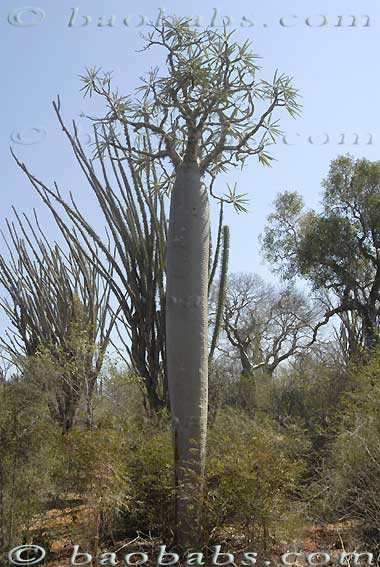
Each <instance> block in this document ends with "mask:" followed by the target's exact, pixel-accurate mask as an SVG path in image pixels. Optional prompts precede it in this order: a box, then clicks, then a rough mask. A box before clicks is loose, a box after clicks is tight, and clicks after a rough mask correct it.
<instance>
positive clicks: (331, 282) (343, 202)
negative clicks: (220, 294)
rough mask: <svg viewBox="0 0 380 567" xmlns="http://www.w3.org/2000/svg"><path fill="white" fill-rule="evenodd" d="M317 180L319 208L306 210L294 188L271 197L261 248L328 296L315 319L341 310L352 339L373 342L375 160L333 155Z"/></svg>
mask: <svg viewBox="0 0 380 567" xmlns="http://www.w3.org/2000/svg"><path fill="white" fill-rule="evenodd" d="M322 186H323V187H324V195H323V200H322V207H321V211H320V212H316V211H313V210H311V211H305V209H304V205H303V201H302V198H301V197H300V195H298V194H297V193H294V192H293V193H292V192H285V193H283V194H281V195H279V196H278V197H277V199H276V201H275V211H274V212H273V213H271V215H270V216H269V218H268V221H269V222H268V225H267V227H266V229H265V232H264V237H263V249H264V254H265V256H266V258H267V259H268V260H269V261H271V262H272V263H273V264H274V266H275V267H276V268H277V269H278V270H279V271H280V272H281V273H282V275H283V276H284V277H285V278H291V277H294V275H299V276H302V277H304V278H306V279H307V280H309V281H310V282H311V283H312V285H313V286H314V288H315V289H316V290H319V291H320V292H322V293H325V294H326V293H327V294H328V296H329V298H330V302H331V305H330V306H329V308H328V309H327V311H326V314H325V319H324V321H323V322H321V323H326V322H327V321H328V320H329V319H330V318H331V317H332V316H333V315H336V314H346V319H345V321H343V322H344V323H345V326H346V329H348V330H349V335H350V340H351V343H352V342H353V340H354V339H355V338H357V337H360V335H361V338H362V344H363V346H364V347H366V348H373V347H377V346H379V341H380V335H379V323H380V321H379V315H380V162H370V161H368V160H366V159H358V160H355V159H354V158H353V157H351V156H349V155H348V156H342V157H339V158H337V159H336V160H334V161H333V162H332V163H331V165H330V170H329V173H328V176H327V177H326V179H325V180H324V181H323V183H322ZM347 314H348V318H347ZM350 319H351V320H354V322H353V324H354V326H352V325H351V326H350ZM358 319H359V321H360V330H361V333H358V328H357V324H358ZM352 348H353V345H352V344H351V350H352Z"/></svg>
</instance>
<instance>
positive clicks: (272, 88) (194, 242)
mask: <svg viewBox="0 0 380 567" xmlns="http://www.w3.org/2000/svg"><path fill="white" fill-rule="evenodd" d="M152 28H153V31H152V32H151V33H149V34H148V37H147V38H146V45H145V47H144V49H150V48H152V47H155V46H159V47H161V48H163V49H164V51H165V54H166V66H167V70H168V73H167V75H164V76H160V75H159V68H156V69H153V70H151V71H150V72H149V73H148V75H147V77H144V78H143V79H142V85H141V86H140V87H139V88H138V89H137V92H138V94H137V96H136V98H135V99H134V100H133V99H132V98H131V97H126V96H120V95H119V94H118V92H117V91H115V90H114V89H113V88H112V86H111V76H110V74H109V73H104V72H102V71H101V70H100V69H96V68H94V69H88V70H87V74H86V75H85V76H83V77H82V80H83V83H84V86H83V91H84V93H85V94H90V95H91V94H92V93H94V92H95V93H96V94H98V95H100V96H102V97H104V98H105V100H106V102H107V107H108V109H109V112H108V113H107V114H106V116H105V117H103V118H100V119H99V118H92V120H94V123H95V127H98V128H100V129H102V130H103V131H104V129H105V128H108V129H109V132H108V135H106V136H103V137H104V143H105V145H106V146H109V145H111V146H113V147H114V148H115V149H117V150H120V152H126V154H127V156H122V157H120V159H126V157H128V159H129V161H130V162H131V163H134V164H135V167H136V168H141V167H142V165H143V164H147V163H152V164H153V163H155V164H158V165H159V169H160V179H161V180H162V179H163V180H164V181H165V180H166V187H165V191H166V192H167V194H168V195H170V197H171V201H170V215H169V229H168V239H167V256H166V285H167V289H166V348H167V371H168V373H167V378H168V389H169V398H170V409H171V415H172V429H173V446H174V458H175V475H176V488H177V498H176V516H177V530H176V542H177V544H178V545H179V546H180V547H182V548H190V547H196V546H198V545H199V543H200V533H201V527H202V519H201V517H202V504H203V503H202V489H203V482H204V478H203V476H204V474H203V472H204V468H205V459H206V433H207V392H208V348H207V344H208V301H207V292H208V287H209V278H208V275H209V274H208V270H209V228H210V227H209V205H208V193H210V195H211V196H212V197H213V198H215V199H216V200H217V201H218V202H219V203H229V204H232V205H233V206H234V208H235V209H236V210H237V211H238V212H240V211H244V210H246V209H245V207H244V205H245V203H246V199H245V198H244V195H237V194H236V191H235V187H236V186H235V187H234V188H233V189H231V188H228V191H229V192H228V193H227V194H225V195H223V196H220V195H216V194H215V192H214V189H213V188H214V182H215V180H216V178H217V176H218V174H219V173H221V172H225V171H227V170H228V169H229V168H230V167H232V166H234V167H236V166H238V167H240V168H241V167H243V165H244V163H245V160H246V159H247V158H248V157H249V156H252V155H257V157H258V159H259V161H260V162H261V163H262V164H264V165H270V162H271V159H272V158H271V156H270V155H269V154H268V153H267V152H266V151H264V150H265V149H266V147H267V145H268V144H271V143H273V142H274V141H275V139H276V137H277V136H278V135H279V134H280V133H281V132H280V130H279V129H278V125H277V121H273V120H272V113H273V111H274V110H276V109H277V108H278V107H284V108H285V109H286V110H287V111H288V112H289V113H290V114H291V115H295V114H296V113H297V112H298V108H299V105H298V103H297V101H296V99H297V96H298V95H297V91H296V90H295V89H294V88H293V87H292V85H291V80H290V79H289V78H288V77H286V76H285V75H278V74H277V72H276V73H275V76H274V79H273V81H272V82H268V81H265V80H259V79H258V78H257V71H258V67H257V65H256V63H255V55H254V54H252V53H251V51H250V44H249V42H248V41H247V42H245V43H244V44H243V45H239V44H238V43H235V42H232V41H231V35H232V33H227V31H226V29H224V30H223V32H222V33H219V32H217V31H215V30H213V29H206V30H203V31H199V30H195V29H193V27H192V22H191V19H189V18H176V17H173V18H166V19H163V20H162V23H161V25H160V26H154V25H153V26H152ZM120 127H121V128H120ZM118 128H119V129H121V131H122V132H123V134H124V136H125V139H126V141H123V139H122V135H118V136H115V132H116V131H117V129H118ZM132 138H133V142H132V143H131V144H129V143H128V140H130V139H132ZM146 140H149V149H147V145H146ZM163 185H165V182H164V183H161V189H162V187H163ZM211 279H212V278H211Z"/></svg>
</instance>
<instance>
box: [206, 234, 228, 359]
mask: <svg viewBox="0 0 380 567" xmlns="http://www.w3.org/2000/svg"><path fill="white" fill-rule="evenodd" d="M229 254H230V229H229V226H228V225H225V226H223V250H222V258H221V266H220V279H219V288H218V299H217V303H216V313H215V322H214V329H213V333H212V339H211V346H210V352H209V358H208V359H209V364H210V363H211V361H212V358H213V356H214V352H215V348H216V345H217V342H218V337H219V334H220V331H221V328H222V323H223V309H224V302H225V299H226V290H227V274H228V260H229Z"/></svg>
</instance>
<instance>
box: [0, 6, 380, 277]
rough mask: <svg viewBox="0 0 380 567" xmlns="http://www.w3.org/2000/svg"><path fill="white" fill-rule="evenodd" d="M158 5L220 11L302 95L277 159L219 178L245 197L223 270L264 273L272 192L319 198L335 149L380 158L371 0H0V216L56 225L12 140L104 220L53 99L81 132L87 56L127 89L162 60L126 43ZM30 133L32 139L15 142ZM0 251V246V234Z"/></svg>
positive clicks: (379, 43) (265, 71)
mask: <svg viewBox="0 0 380 567" xmlns="http://www.w3.org/2000/svg"><path fill="white" fill-rule="evenodd" d="M74 9H75V10H74ZM160 9H161V10H164V12H165V13H166V14H171V13H176V14H177V15H182V16H191V17H194V18H195V17H199V23H200V24H201V25H207V24H211V23H213V24H214V25H215V26H220V25H221V22H222V17H223V16H227V17H229V18H230V19H231V23H230V28H231V29H232V28H236V30H237V36H236V37H237V38H241V40H242V41H244V40H245V39H246V38H249V39H250V40H251V41H252V43H253V49H254V51H255V52H256V53H257V54H259V55H260V56H261V58H262V60H261V66H262V72H261V73H262V76H263V77H264V76H265V77H266V78H268V79H270V78H271V76H272V75H273V72H274V70H275V69H276V68H278V69H279V71H280V72H285V73H286V74H289V75H291V76H293V77H294V84H295V86H296V87H297V88H298V89H299V90H300V92H301V94H302V103H303V110H302V114H301V116H300V117H299V118H298V119H296V120H292V119H290V118H289V117H287V116H285V115H284V114H282V115H281V114H279V115H278V116H279V118H281V117H283V120H281V125H282V127H283V129H284V130H285V131H286V133H287V139H286V140H287V142H288V144H286V143H284V141H283V140H280V141H279V143H278V144H277V145H276V146H275V147H273V154H274V155H275V157H276V158H277V159H278V161H277V162H275V163H274V165H273V167H272V168H265V167H262V166H260V165H259V164H258V162H257V160H256V159H254V158H253V159H252V160H251V162H250V163H249V165H248V166H247V167H246V169H245V170H244V171H243V172H239V171H232V172H231V175H230V176H229V181H230V182H231V183H234V182H237V183H238V186H239V189H240V191H241V192H243V193H249V196H250V198H251V204H250V207H249V208H250V212H249V214H245V215H244V214H241V215H237V214H236V213H234V212H233V210H231V211H228V212H227V220H228V222H229V224H230V227H231V256H230V258H231V260H230V270H231V271H240V270H244V271H254V272H258V273H261V274H262V275H263V276H264V277H269V270H268V267H266V266H264V265H263V264H262V261H261V258H260V255H259V246H258V243H257V237H258V234H259V233H260V232H261V231H262V229H263V226H264V223H265V217H266V215H267V214H268V212H269V210H270V205H271V202H272V201H273V199H274V197H275V195H276V194H277V193H278V192H279V191H282V190H285V189H292V190H293V189H296V190H298V191H300V192H301V193H302V194H303V195H304V198H305V201H306V203H307V205H309V206H314V205H316V204H317V202H318V199H319V196H320V191H321V188H320V181H321V179H322V178H323V177H324V176H325V175H326V172H327V170H328V166H329V162H330V161H331V160H332V159H334V158H335V157H336V156H337V155H340V154H342V153H347V152H350V153H352V154H353V155H354V156H356V157H363V156H364V157H367V158H368V159H372V160H375V159H379V157H380V128H379V117H378V116H379V115H378V103H379V98H380V97H379V94H380V78H379V76H380V74H379V65H378V58H379V47H380V35H379V33H380V7H379V4H378V2H375V1H374V0H373V1H362V2H359V1H355V2H354V1H351V2H350V3H347V2H346V1H338V0H320V1H319V2H311V1H306V0H303V1H291V0H289V1H287V2H283V1H279V0H267V1H266V2H256V3H255V2H249V1H245V0H235V1H234V2H228V1H226V0H223V1H221V2H218V3H216V2H208V3H207V2H204V1H200V0H193V2H192V3H191V4H190V3H189V4H187V3H181V4H179V3H176V2H173V1H169V0H167V1H165V2H162V3H156V2H153V1H149V0H140V2H135V3H132V2H126V1H125V0H107V2H106V1H104V0H103V1H101V0H83V1H79V0H78V2H72V1H71V0H70V1H69V0H60V1H59V2H53V0H49V1H48V0H30V2H28V3H27V4H23V3H21V2H16V1H10V2H7V1H4V0H1V5H0V30H1V31H0V38H1V39H0V41H1V43H2V45H1V53H2V57H1V78H2V81H1V84H2V89H1V97H2V100H1V105H0V108H1V111H2V116H1V132H0V140H1V142H0V143H1V147H0V152H1V170H2V184H1V208H0V225H1V226H2V227H3V226H4V219H5V217H6V216H11V215H12V211H11V206H12V205H15V206H16V208H17V209H18V210H19V211H25V212H30V211H31V210H32V208H33V207H36V208H37V209H38V212H39V216H40V219H41V221H42V222H43V223H44V225H45V226H46V230H47V233H48V234H51V235H52V236H54V234H55V230H54V225H53V223H52V221H51V218H50V216H49V214H48V213H47V212H46V211H45V210H44V208H43V206H42V205H41V203H40V201H39V199H38V198H37V197H36V196H35V194H34V192H33V189H32V187H31V186H30V184H29V183H28V181H27V180H26V179H25V178H24V176H23V175H22V173H21V171H20V170H19V169H18V168H17V166H16V164H15V163H14V162H13V160H12V159H11V156H10V153H9V145H10V144H12V147H13V148H14V150H15V152H16V153H17V155H18V156H19V157H20V159H21V160H22V161H24V162H25V163H26V164H27V165H28V166H29V167H30V169H31V170H32V172H34V173H35V174H36V175H37V176H39V177H41V178H43V179H44V180H46V181H49V182H51V181H52V180H56V181H57V182H58V184H59V186H60V187H61V188H62V190H63V191H65V190H69V189H70V190H71V191H72V192H73V194H74V195H75V197H76V198H77V200H78V202H79V203H80V204H81V205H83V206H84V207H85V209H86V211H88V214H89V218H91V219H93V222H94V223H95V224H96V225H97V226H100V225H101V224H102V219H101V215H100V214H99V213H98V211H97V207H96V205H95V201H94V199H93V197H92V196H91V193H90V192H89V190H88V187H87V185H86V182H85V180H84V179H83V176H82V175H81V172H80V171H79V168H78V166H77V165H76V162H75V160H74V159H73V157H72V154H71V152H70V149H69V147H68V144H67V141H66V140H65V138H64V136H63V133H62V132H61V131H60V129H59V127H58V125H57V121H56V119H55V115H54V113H53V109H52V106H51V101H52V100H53V98H55V96H56V95H57V94H60V96H61V102H62V109H63V114H64V116H65V117H66V119H67V121H70V120H71V118H76V119H77V120H78V122H79V124H80V127H81V128H82V130H83V132H84V133H85V132H86V131H87V132H88V131H89V127H88V126H86V125H85V122H84V120H83V119H80V118H78V115H79V113H80V112H81V111H82V110H84V111H86V112H88V113H91V112H94V113H95V114H96V108H97V104H96V102H95V101H93V100H92V99H86V100H85V101H84V100H83V98H82V95H81V93H79V88H80V86H81V85H80V82H79V79H78V77H77V76H78V74H80V73H82V72H83V71H84V68H85V67H86V66H94V65H96V66H101V67H103V68H104V69H105V70H113V71H114V77H115V78H114V84H115V85H118V86H119V87H120V90H121V91H122V92H124V93H126V94H127V93H130V92H132V90H133V88H134V87H135V86H137V85H138V78H139V76H140V75H141V74H143V73H144V72H145V71H146V70H148V69H149V67H151V66H153V65H156V64H157V63H159V62H160V56H161V54H160V53H159V52H157V53H154V52H149V53H143V54H141V53H136V52H135V49H137V48H140V47H141V45H142V41H141V39H140V37H139V33H141V32H144V31H145V32H146V31H147V29H148V28H147V27H146V25H142V26H140V27H137V26H138V24H141V23H144V21H149V20H153V21H155V20H156V19H157V17H158V15H159V13H160ZM73 14H74V15H73ZM353 15H356V17H357V21H356V25H355V26H352V25H350V24H352V16H353ZM84 16H90V18H87V19H86V18H84ZM112 16H114V18H113V19H112V20H110V18H111V17H112ZM365 16H368V18H367V17H365ZM100 17H102V18H103V19H102V20H101V23H103V24H105V23H109V22H110V23H112V24H113V25H112V26H104V25H103V26H98V23H99V18H100ZM90 19H91V21H90ZM70 20H71V24H72V25H71V26H69V23H70ZM84 24H86V25H84ZM127 24H128V25H127ZM252 24H254V25H252ZM98 109H99V110H101V107H99V106H98ZM354 133H357V134H359V140H358V142H359V143H357V144H353V143H352V142H353V141H354V140H355V137H354ZM370 134H372V139H370V138H369V135H370ZM342 136H343V138H342ZM11 137H12V138H13V141H12V140H11ZM38 139H40V141H37V140H38ZM20 141H22V142H24V143H18V142H20ZM33 141H34V142H36V143H28V144H26V143H25V142H33ZM323 142H325V143H323ZM339 142H340V143H339ZM342 142H344V143H343V144H342ZM0 251H1V252H3V251H4V245H3V243H0Z"/></svg>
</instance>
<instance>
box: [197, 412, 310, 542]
mask: <svg viewBox="0 0 380 567" xmlns="http://www.w3.org/2000/svg"><path fill="white" fill-rule="evenodd" d="M306 449H307V446H305V442H304V441H303V440H302V436H301V435H300V432H297V431H296V430H292V431H289V432H288V433H286V434H284V433H279V432H278V431H276V429H275V428H274V427H273V425H271V423H270V422H267V423H261V424H259V423H256V422H255V421H254V420H252V419H251V418H250V417H248V416H247V415H246V414H244V413H243V412H239V411H234V412H223V413H220V414H219V415H218V417H217V418H216V420H215V423H214V425H213V427H212V428H211V429H210V433H209V442H208V461H207V471H206V483H207V490H206V506H205V529H206V532H207V533H208V534H210V535H211V536H212V534H214V533H217V532H218V530H220V528H222V527H225V526H229V525H237V526H239V527H241V528H242V529H243V531H244V533H245V536H246V540H247V541H246V543H250V542H255V544H257V545H260V544H261V545H263V546H264V547H266V546H267V545H268V543H269V541H270V540H271V536H274V535H275V532H276V530H279V529H281V527H283V526H284V523H285V521H286V522H288V523H289V519H290V517H291V516H294V515H295V514H294V513H295V511H296V509H298V506H299V502H298V488H299V486H298V482H299V479H300V475H301V473H302V470H303V467H302V458H301V454H302V452H303V451H305V450H306Z"/></svg>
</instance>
